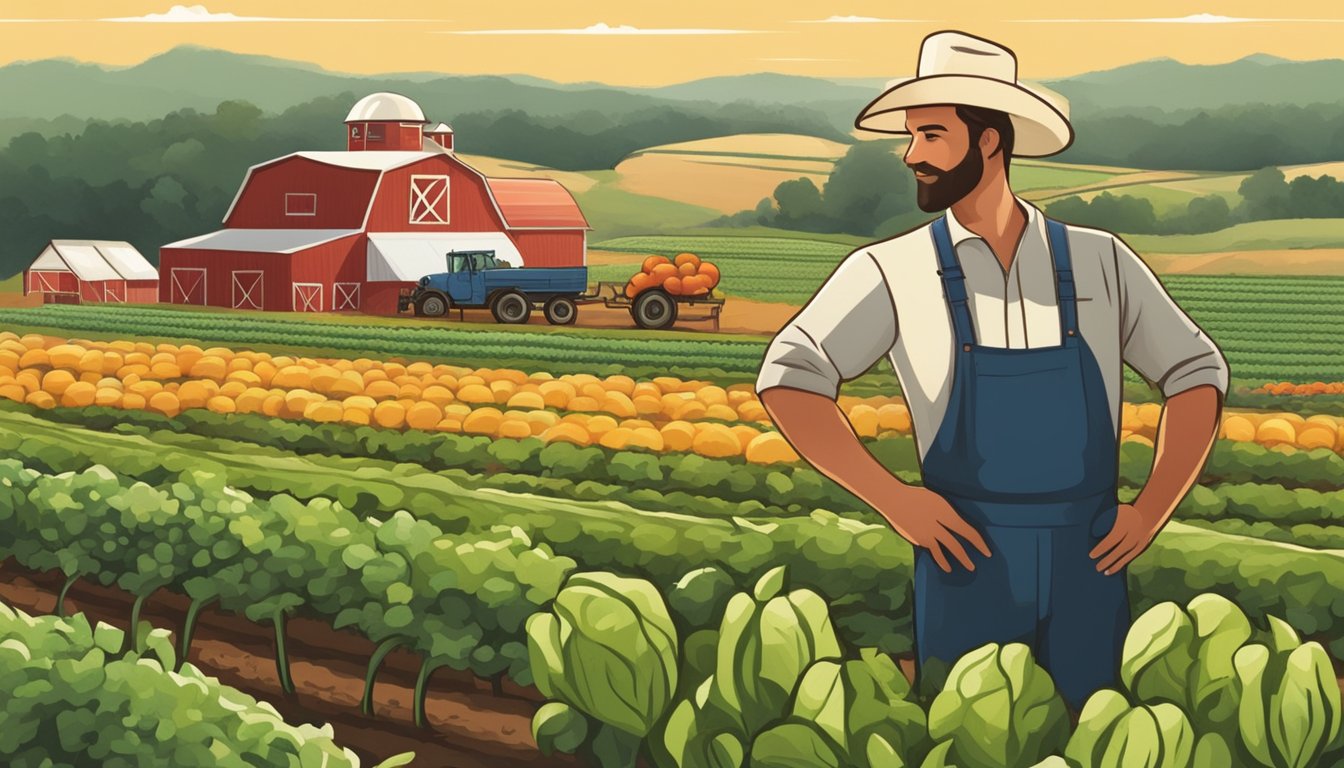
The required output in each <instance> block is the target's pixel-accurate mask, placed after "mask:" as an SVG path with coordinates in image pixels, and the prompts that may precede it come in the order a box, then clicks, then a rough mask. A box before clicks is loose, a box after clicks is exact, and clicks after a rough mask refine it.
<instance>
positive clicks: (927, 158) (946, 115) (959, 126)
mask: <svg viewBox="0 0 1344 768" xmlns="http://www.w3.org/2000/svg"><path fill="white" fill-rule="evenodd" d="M905 128H906V130H908V131H909V132H910V146H909V147H907V148H906V150H905V163H906V165H908V166H910V169H911V170H912V171H914V172H915V181H916V184H917V188H918V189H917V195H916V202H917V203H918V204H919V208H920V210H922V211H926V212H929V213H933V212H935V211H941V210H944V209H946V208H950V207H951V206H952V204H953V203H955V202H957V201H958V200H960V199H961V198H963V197H965V196H966V195H968V194H969V193H970V191H971V190H973V189H975V186H976V185H977V184H979V183H980V177H981V175H982V174H983V173H984V170H985V161H984V158H983V157H981V156H980V147H979V146H976V145H975V144H973V143H972V142H971V137H970V131H969V129H968V128H967V127H966V124H965V123H963V122H962V121H961V118H960V117H957V110H956V108H955V107H951V106H938V107H912V108H911V109H908V110H906V113H905Z"/></svg>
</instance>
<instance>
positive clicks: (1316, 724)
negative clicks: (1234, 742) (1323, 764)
mask: <svg viewBox="0 0 1344 768" xmlns="http://www.w3.org/2000/svg"><path fill="white" fill-rule="evenodd" d="M1290 632H1291V629H1289V628H1287V627H1286V625H1280V626H1278V627H1275V628H1274V630H1272V633H1273V635H1274V637H1273V640H1272V642H1271V643H1270V644H1269V645H1262V644H1260V643H1250V644H1248V645H1246V646H1244V647H1242V648H1241V649H1240V650H1238V651H1237V654H1236V658H1235V665H1236V673H1237V680H1238V682H1239V684H1240V688H1241V704H1240V708H1239V710H1238V712H1237V719H1238V722H1239V724H1240V737H1241V738H1240V742H1239V743H1240V746H1241V747H1242V749H1243V750H1244V756H1245V757H1246V758H1248V759H1250V760H1253V761H1254V764H1255V765H1261V766H1266V768H1306V767H1307V766H1314V765H1319V764H1320V762H1319V761H1320V759H1321V757H1322V756H1323V755H1325V754H1327V753H1328V752H1330V751H1332V750H1334V749H1337V748H1338V747H1339V746H1340V742H1339V739H1340V717H1341V712H1340V691H1339V684H1338V682H1337V681H1336V679H1335V675H1334V669H1333V667H1332V666H1331V664H1330V659H1329V657H1328V656H1326V653H1325V649H1324V648H1322V647H1321V645H1320V643H1316V642H1307V643H1301V644H1298V645H1296V646H1294V640H1295V639H1296V638H1295V637H1294V636H1292V635H1291V634H1289V633H1290Z"/></svg>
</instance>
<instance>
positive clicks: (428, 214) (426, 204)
mask: <svg viewBox="0 0 1344 768" xmlns="http://www.w3.org/2000/svg"><path fill="white" fill-rule="evenodd" d="M411 223H412V224H447V223H448V177H447V176H411Z"/></svg>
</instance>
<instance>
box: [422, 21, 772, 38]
mask: <svg viewBox="0 0 1344 768" xmlns="http://www.w3.org/2000/svg"><path fill="white" fill-rule="evenodd" d="M440 34H445V35H751V34H760V32H759V30H754V29H640V28H639V27H632V26H630V25H629V24H619V25H617V26H614V27H613V26H609V25H608V24H607V23H606V22H602V21H599V22H598V23H596V24H591V25H589V26H586V27H583V28H582V29H468V30H450V31H446V32H441V33H440Z"/></svg>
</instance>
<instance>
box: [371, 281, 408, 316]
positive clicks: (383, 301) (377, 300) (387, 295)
mask: <svg viewBox="0 0 1344 768" xmlns="http://www.w3.org/2000/svg"><path fill="white" fill-rule="evenodd" d="M414 287H415V283H414V282H406V283H365V284H364V285H362V286H360V289H359V290H360V305H359V311H361V312H364V313H365V314H369V315H395V314H397V296H398V295H399V294H400V293H401V289H402V288H414Z"/></svg>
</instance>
